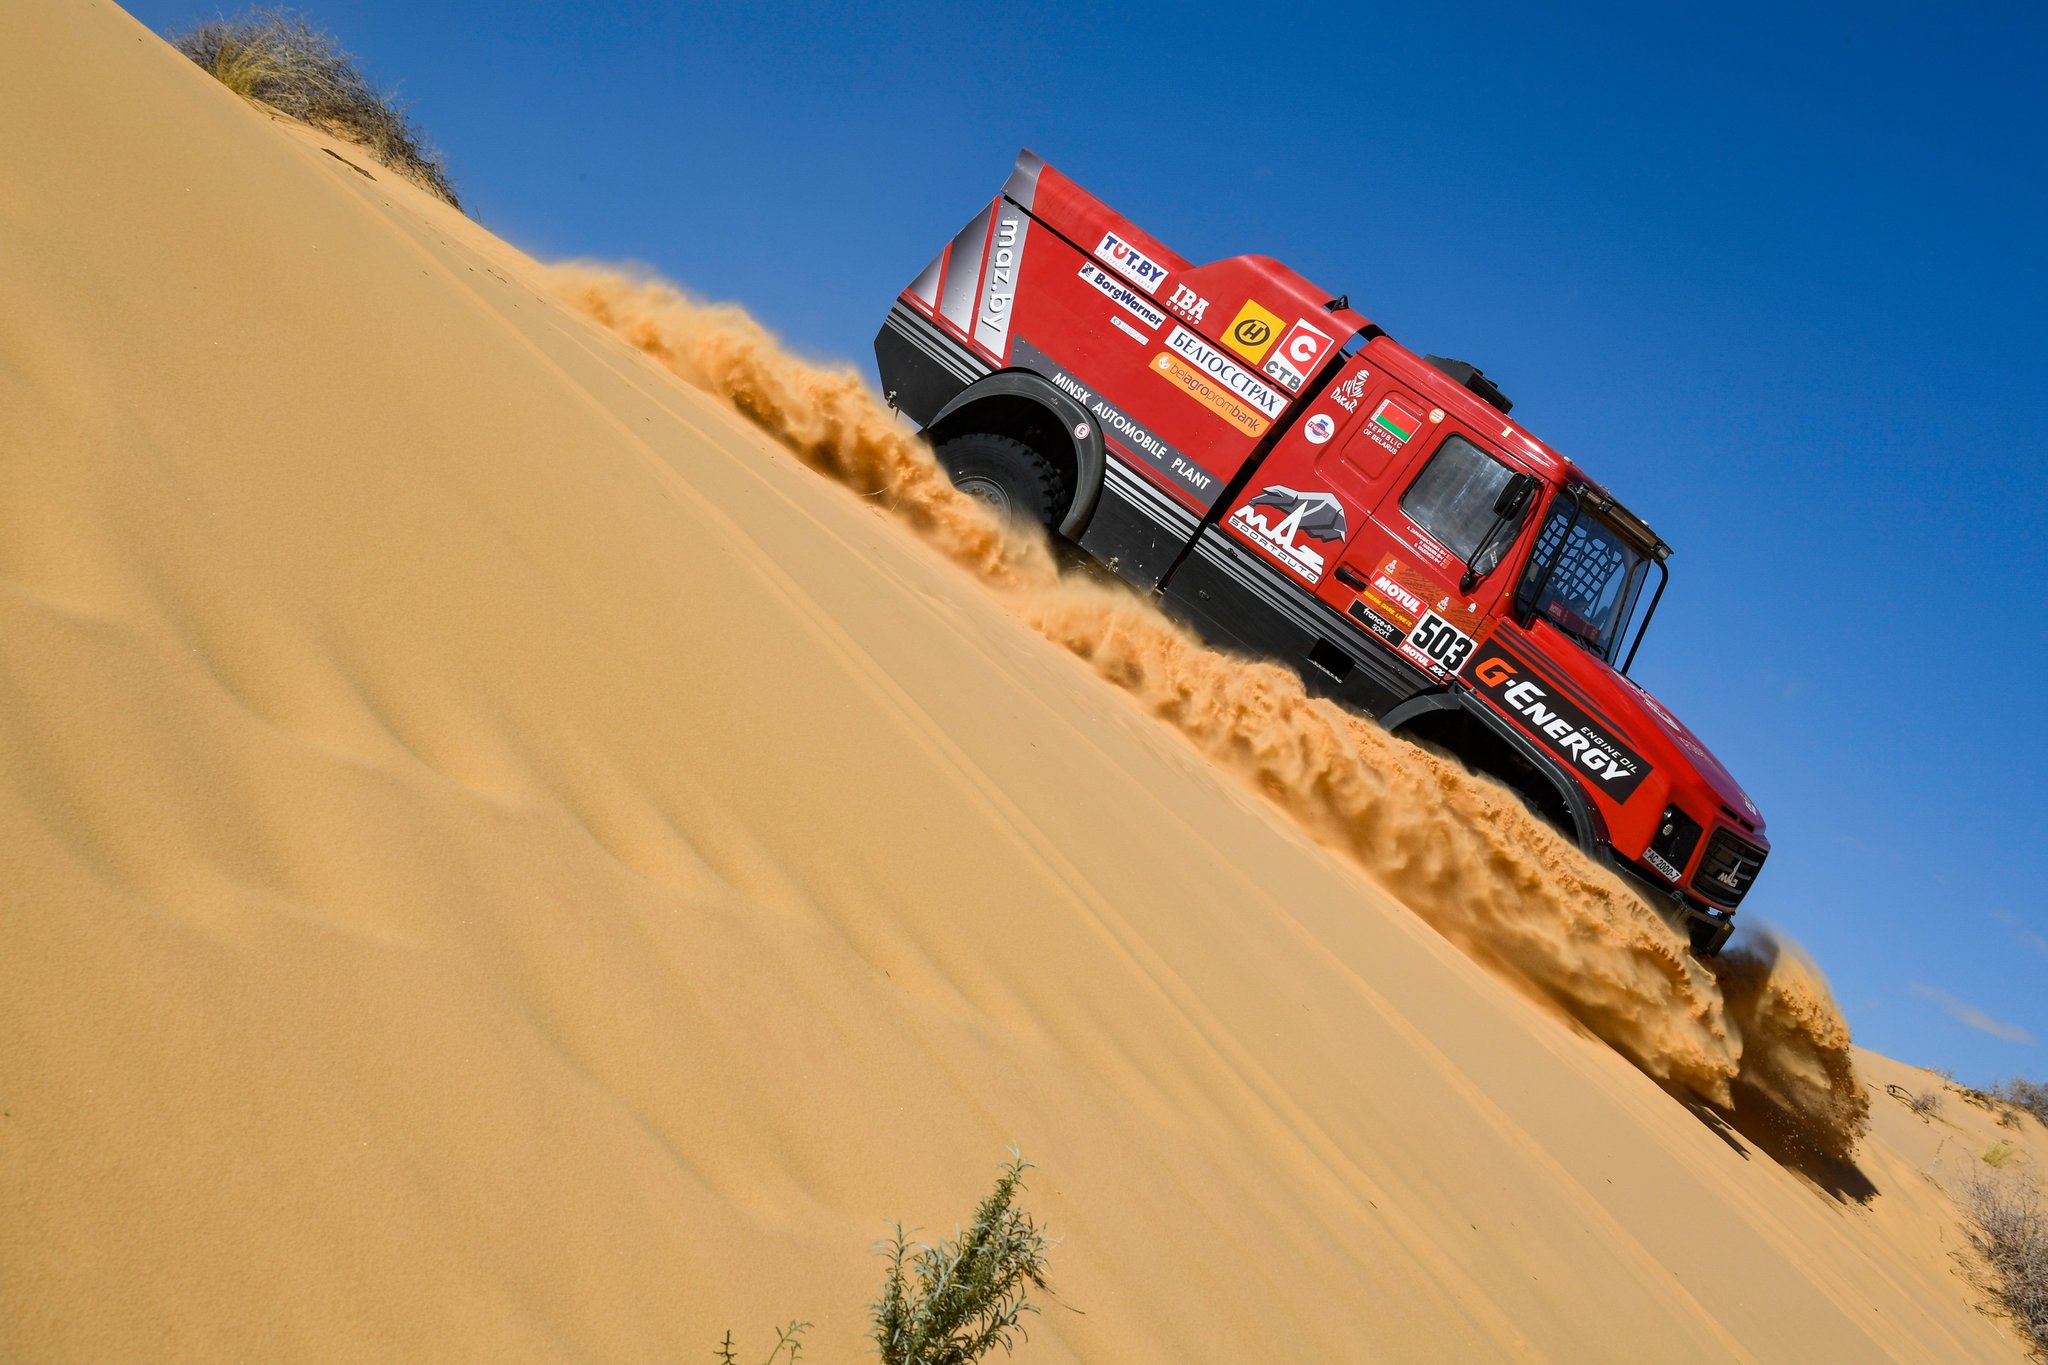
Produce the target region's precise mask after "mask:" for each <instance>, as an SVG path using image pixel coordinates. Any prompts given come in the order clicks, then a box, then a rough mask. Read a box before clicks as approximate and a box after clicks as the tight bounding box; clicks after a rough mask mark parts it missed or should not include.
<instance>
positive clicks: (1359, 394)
mask: <svg viewBox="0 0 2048 1365" xmlns="http://www.w3.org/2000/svg"><path fill="white" fill-rule="evenodd" d="M1365 380H1366V372H1365V371H1364V370H1360V371H1359V372H1358V373H1357V374H1354V375H1352V376H1351V377H1350V378H1349V379H1347V380H1345V381H1344V382H1343V383H1341V384H1339V385H1338V386H1337V387H1336V388H1334V389H1331V390H1330V397H1332V398H1334V399H1336V400H1337V405H1338V406H1339V407H1341V408H1343V409H1344V411H1346V412H1357V411H1358V400H1359V399H1361V398H1363V397H1365Z"/></svg>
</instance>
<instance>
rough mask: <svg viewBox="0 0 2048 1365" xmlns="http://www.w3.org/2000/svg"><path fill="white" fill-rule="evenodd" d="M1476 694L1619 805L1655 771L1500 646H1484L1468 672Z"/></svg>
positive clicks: (1496, 644)
mask: <svg viewBox="0 0 2048 1365" xmlns="http://www.w3.org/2000/svg"><path fill="white" fill-rule="evenodd" d="M1465 676H1466V677H1467V678H1468V679H1470V680H1471V683H1472V686H1473V688H1474V690H1476V691H1477V692H1479V693H1480V695H1482V696H1484V697H1485V698H1486V699H1487V700H1488V701H1490V702H1492V703H1493V704H1494V705H1495V706H1497V707H1499V708H1500V709H1501V710H1502V711H1505V712H1506V713H1507V714H1508V715H1510V716H1512V717H1514V718H1515V719H1516V720H1517V721H1519V722H1521V724H1522V726H1523V728H1524V729H1526V730H1528V731H1529V733H1530V734H1531V735H1533V736H1535V738H1536V742H1537V743H1539V744H1541V745H1542V746H1543V747H1544V748H1546V749H1549V750H1550V751H1551V752H1552V753H1554V754H1556V755H1557V756H1558V757H1559V758H1561V759H1563V760H1564V761H1565V764H1566V766H1568V767H1570V768H1571V769H1572V770H1573V771H1574V772H1575V773H1577V774H1578V776H1579V778H1580V780H1581V781H1583V782H1584V783H1585V784H1586V785H1587V786H1588V787H1591V788H1592V789H1593V790H1594V791H1597V792H1604V793H1605V794H1606V795H1607V796H1608V797H1610V798H1611V799H1613V800H1615V801H1626V800H1628V799H1629V797H1631V796H1633V795H1634V794H1635V790H1636V788H1637V787H1639V786H1641V785H1642V783H1643V779H1644V778H1645V777H1648V776H1649V775H1650V765H1649V764H1648V763H1647V762H1645V761H1644V760H1643V757H1642V755H1640V754H1638V753H1636V751H1635V750H1633V749H1631V748H1629V747H1628V746H1627V745H1626V744H1623V743H1622V742H1621V741H1620V740H1618V739H1616V738H1615V737H1614V736H1613V735H1611V734H1609V733H1608V732H1607V730H1606V728H1605V727H1604V726H1602V725H1600V724H1599V723H1598V722H1596V721H1595V720H1594V719H1593V718H1592V717H1591V716H1588V715H1587V714H1586V713H1585V712H1584V711H1582V710H1580V709H1579V708H1578V707H1577V706H1575V705H1574V704H1573V703H1572V701H1571V699H1570V698H1568V697H1564V696H1560V695H1559V689H1558V688H1556V687H1555V686H1553V685H1552V684H1551V683H1550V681H1549V680H1548V679H1547V678H1544V677H1543V676H1542V675H1541V674H1540V673H1538V672H1537V671H1536V670H1535V669H1533V668H1531V667H1530V666H1529V665H1528V664H1526V663H1524V662H1522V660H1521V659H1519V658H1517V657H1516V656H1515V655H1514V654H1513V653H1511V652H1509V651H1508V650H1507V649H1506V648H1504V647H1503V646H1501V645H1500V644H1499V643H1498V642H1497V641H1494V640H1488V641H1487V642H1486V643H1485V644H1483V645H1481V646H1479V650H1478V653H1477V655H1476V656H1475V657H1474V658H1473V660H1472V664H1471V666H1470V667H1469V668H1467V669H1466V670H1465Z"/></svg>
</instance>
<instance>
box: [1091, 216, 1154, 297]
mask: <svg viewBox="0 0 2048 1365" xmlns="http://www.w3.org/2000/svg"><path fill="white" fill-rule="evenodd" d="M1095 255H1096V257H1097V258H1098V259H1100V260H1102V261H1104V262H1106V263H1107V264H1108V265H1109V268H1110V269H1111V270H1114V271H1116V272H1117V273H1118V274H1119V275H1122V276H1123V277H1124V278H1125V279H1127V280H1130V281H1131V282H1132V283H1133V284H1135V285H1137V286H1138V287H1139V288H1140V289H1143V290H1144V291H1145V292H1146V293H1148V294H1151V295H1153V296H1154V297H1155V298H1156V297H1157V296H1158V292H1159V286H1160V284H1161V283H1163V282H1164V281H1165V279H1166V267H1165V266H1163V265H1161V264H1159V262H1157V261H1155V260H1153V259H1152V258H1151V257H1150V256H1147V255H1146V254H1145V253H1144V252H1142V251H1140V250H1138V248H1136V247H1135V246H1132V245H1131V244H1130V243H1129V242H1127V241H1125V240H1124V239H1123V238H1122V237H1119V236H1118V235H1117V234H1116V233H1114V232H1105V233H1103V234H1102V240H1101V241H1100V242H1097V243H1096V244H1095Z"/></svg>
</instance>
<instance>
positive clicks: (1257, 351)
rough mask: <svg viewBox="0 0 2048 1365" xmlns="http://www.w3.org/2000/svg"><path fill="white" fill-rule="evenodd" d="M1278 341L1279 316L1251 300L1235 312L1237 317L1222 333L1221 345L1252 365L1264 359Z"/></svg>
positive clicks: (1247, 300)
mask: <svg viewBox="0 0 2048 1365" xmlns="http://www.w3.org/2000/svg"><path fill="white" fill-rule="evenodd" d="M1279 339H1280V315H1279V314H1277V313H1270V312H1268V311H1266V310H1265V309H1263V308H1261V307H1259V305H1258V304H1257V303H1256V302H1254V301H1253V300H1251V299H1246V300H1245V301H1244V307H1242V308H1240V309H1238V310H1237V316H1236V317H1235V318H1233V319H1231V323H1230V326H1229V328H1228V329H1227V330H1226V331H1225V332H1224V333H1223V344H1224V345H1226V346H1228V347H1229V348H1230V349H1231V350H1233V351H1236V352H1237V353H1238V354H1239V355H1241V356H1243V357H1244V358H1245V359H1246V360H1249V361H1251V363H1252V364H1254V365H1256V364H1258V363H1259V362H1260V361H1261V360H1264V359H1265V358H1266V352H1268V351H1270V350H1272V349H1273V343H1274V342H1275V341H1278V340H1279Z"/></svg>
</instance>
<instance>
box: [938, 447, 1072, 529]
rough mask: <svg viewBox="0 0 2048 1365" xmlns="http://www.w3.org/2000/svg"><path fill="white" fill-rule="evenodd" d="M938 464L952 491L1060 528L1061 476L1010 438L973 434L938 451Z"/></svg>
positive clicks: (1014, 516)
mask: <svg viewBox="0 0 2048 1365" xmlns="http://www.w3.org/2000/svg"><path fill="white" fill-rule="evenodd" d="M938 455H939V463H940V464H942V465H944V466H945V467H946V473H947V474H948V475H950V476H951V477H952V480H953V486H954V487H955V488H958V489H959V490H960V491H961V492H962V493H965V494H966V495H967V496H968V497H970V498H974V499H977V500H979V501H980V502H983V503H986V504H987V505H988V506H989V507H990V508H992V509H993V510H994V511H995V512H996V513H997V515H999V516H1004V517H1009V518H1011V519H1012V520H1015V521H1028V522H1033V523H1036V524H1037V525H1039V526H1043V527H1045V528H1046V529H1047V530H1051V529H1052V528H1053V527H1055V526H1057V525H1058V524H1059V517H1060V508H1061V503H1062V498H1061V493H1062V491H1063V490H1062V488H1061V486H1060V474H1059V471H1058V470H1057V469H1054V468H1053V466H1052V462H1051V461H1050V460H1048V459H1046V458H1045V456H1043V455H1041V454H1039V453H1038V452H1037V451H1035V450H1033V449H1032V448H1031V447H1030V446H1027V445H1025V444H1024V443H1023V442H1022V441H1013V440H1011V439H1010V438H1009V437H1007V436H995V435H991V434H989V433H987V432H972V433H969V434H968V435H965V436H955V437H954V438H953V439H952V440H950V441H948V442H946V443H945V444H944V445H942V446H940V447H939V450H938Z"/></svg>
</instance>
